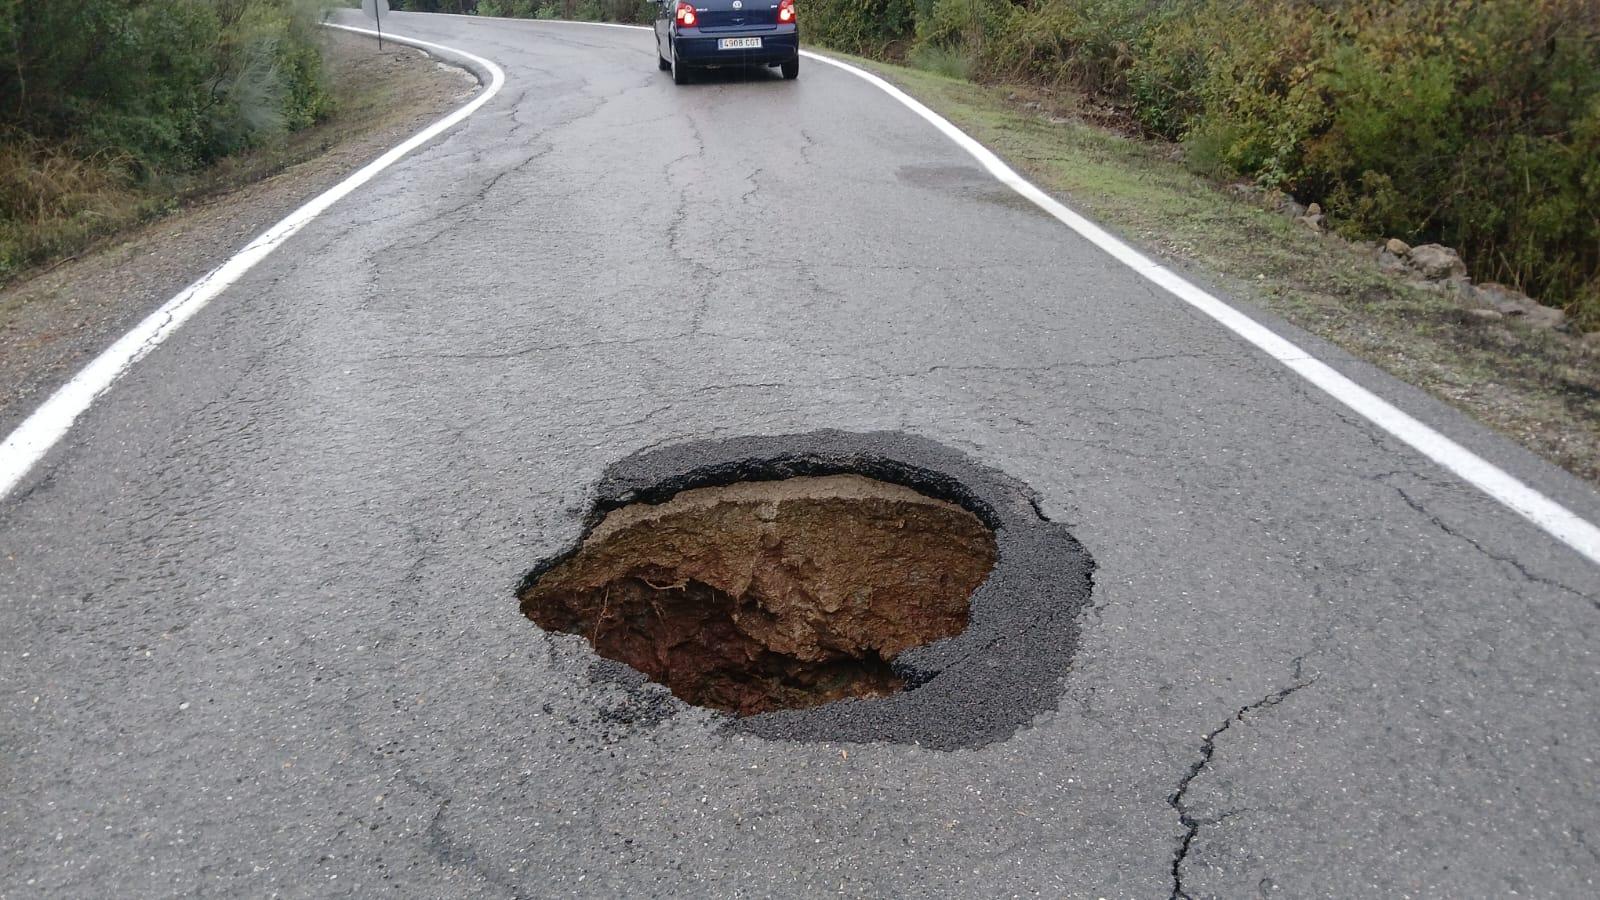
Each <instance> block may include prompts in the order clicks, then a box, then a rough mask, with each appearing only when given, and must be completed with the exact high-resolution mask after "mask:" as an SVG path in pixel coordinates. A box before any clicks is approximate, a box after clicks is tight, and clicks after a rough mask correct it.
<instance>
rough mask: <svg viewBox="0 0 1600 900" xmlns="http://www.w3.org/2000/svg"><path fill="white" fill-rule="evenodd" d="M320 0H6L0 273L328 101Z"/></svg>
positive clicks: (168, 202) (109, 225) (322, 110)
mask: <svg viewBox="0 0 1600 900" xmlns="http://www.w3.org/2000/svg"><path fill="white" fill-rule="evenodd" d="M323 9H324V6H323V4H322V3H320V2H318V0H47V2H28V0H7V2H6V3H5V5H4V7H3V8H0V282H4V281H6V280H9V279H11V278H12V277H14V276H15V275H16V274H17V273H18V272H20V271H22V270H24V269H26V268H28V267H29V266H32V265H35V264H38V263H40V262H44V261H48V260H51V259H54V258H60V257H63V256H68V255H71V254H73V253H75V252H77V251H78V250H79V249H81V248H83V247H84V246H86V245H88V244H89V243H90V242H92V241H93V240H94V239H96V238H98V237H101V236H103V235H106V234H110V233H112V232H115V231H117V230H119V229H122V228H126V227H127V226H129V225H132V224H135V223H138V222H140V221H144V220H147V219H150V218H152V217H154V216H156V215H159V214H161V213H162V212H165V211H166V210H168V209H170V208H172V207H173V206H174V205H175V204H176V203H178V202H179V200H180V198H181V197H182V196H183V195H184V194H185V193H186V191H188V190H189V189H190V188H191V187H192V182H193V179H194V178H195V177H196V175H197V174H198V173H202V172H205V171H207V170H208V169H211V168H213V167H215V166H217V165H218V164H219V163H220V162H222V161H225V160H228V159H230V158H232V157H235V156H237V155H238V154H241V153H244V152H246V151H253V150H259V149H263V148H271V147H273V146H278V145H282V144H283V143H284V142H285V141H286V140H287V137H288V136H289V135H290V134H292V133H294V132H296V131H299V130H301V129H304V128H307V127H308V126H311V125H313V124H315V123H317V122H319V121H322V120H323V119H325V118H326V117H327V116H328V115H329V114H330V113H331V112H332V110H333V105H334V103H333V94H332V93H331V91H330V86H329V83H328V78H327V77H326V74H325V71H324V65H323V57H322V50H321V47H322V44H321V40H320V36H319V35H318V31H319V29H318V27H317V23H318V22H319V21H320V19H321V17H322V14H323Z"/></svg>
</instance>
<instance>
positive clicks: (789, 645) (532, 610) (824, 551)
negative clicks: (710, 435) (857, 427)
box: [521, 475, 995, 715]
mask: <svg viewBox="0 0 1600 900" xmlns="http://www.w3.org/2000/svg"><path fill="white" fill-rule="evenodd" d="M994 564H995V539H994V534H993V533H992V532H991V531H990V530H989V529H988V528H987V527H986V526H985V525H984V524H983V523H982V522H980V521H979V520H978V518H977V517H976V516H974V515H973V514H972V513H970V512H968V511H967V510H965V509H963V508H961V507H960V506H957V505H956V504H953V503H948V502H945V501H943V500H936V499H934V498H931V497H927V496H924V495H923V494H920V493H917V492H916V491H914V490H911V489H910V488H905V487H901V486H899V485H894V484H889V483H887V482H881V481H874V480H872V479H868V478H862V477H859V476H855V475H832V476H826V477H800V478H790V479H786V480H783V481H768V482H750V483H742V484H735V485H729V486H726V487H711V488H698V489H695V490H689V491H684V492H682V493H680V494H678V495H677V496H675V497H673V498H672V499H670V500H668V501H667V502H665V503H661V504H658V505H649V504H636V505H633V506H627V507H623V508H621V509H618V510H615V511H613V512H611V513H610V514H609V515H607V516H606V517H605V519H604V520H603V521H601V523H600V524H599V525H598V526H596V528H595V529H594V531H593V532H591V533H590V535H589V536H588V538H587V539H585V541H584V542H583V545H582V546H581V547H579V549H578V551H577V552H576V553H575V554H574V555H573V556H571V557H570V558H569V559H567V560H565V561H563V562H561V563H559V564H557V565H555V566H554V567H553V568H551V569H550V570H549V571H547V572H545V573H544V574H543V575H541V576H539V577H538V578H537V580H535V581H533V582H532V583H530V584H529V585H528V586H526V587H525V588H524V589H523V591H522V595H521V599H522V609H523V612H524V613H526V614H527V615H528V617H529V618H531V619H533V621H534V622H536V623H538V625H539V626H540V627H541V628H544V629H546V630H547V631H559V632H565V633H569V634H578V635H582V636H583V637H584V638H586V639H588V640H589V642H590V643H591V644H593V645H594V647H595V650H596V652H598V653H599V654H600V655H601V656H604V657H607V658H609V659H614V660H618V661H620V662H624V663H627V664H628V665H630V666H632V667H633V668H635V669H638V670H639V671H640V672H643V673H644V674H645V675H647V676H649V677H650V678H651V679H653V680H655V681H658V682H661V683H662V684H665V685H666V686H667V687H669V688H670V689H671V690H672V692H673V693H674V694H676V695H677V696H678V697H680V698H682V699H684V700H686V701H688V702H690V703H693V704H696V705H699V706H708V707H712V708H714V709H720V710H724V711H727V712H732V713H736V714H739V715H750V714H753V713H760V712H766V711H769V710H774V709H784V708H803V707H811V706H817V705H820V704H824V703H828V702H831V701H833V700H839V699H842V698H845V697H871V696H880V695H883V694H889V693H893V692H895V691H897V690H899V689H901V688H902V687H903V685H902V683H901V680H900V678H899V677H898V676H897V675H896V674H895V672H894V671H893V669H892V668H891V666H890V663H891V661H893V660H894V658H895V657H896V656H897V655H899V654H900V653H901V652H903V651H905V650H908V649H910V648H912V647H916V646H920V645H922V644H927V643H930V642H932V641H936V640H940V639H942V638H947V637H953V636H955V635H957V634H960V633H961V631H962V630H963V629H965V628H966V626H967V611H968V598H969V597H970V596H971V594H972V592H973V591H974V590H976V589H977V587H978V586H979V585H980V584H982V583H983V580H984V579H985V578H986V577H987V576H988V574H989V571H990V570H991V569H992V568H993V567H994Z"/></svg>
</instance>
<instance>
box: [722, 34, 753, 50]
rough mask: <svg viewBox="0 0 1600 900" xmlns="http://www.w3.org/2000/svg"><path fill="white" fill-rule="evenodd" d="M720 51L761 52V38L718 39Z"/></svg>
mask: <svg viewBox="0 0 1600 900" xmlns="http://www.w3.org/2000/svg"><path fill="white" fill-rule="evenodd" d="M717 49H718V50H760V49H761V38H758V37H753V38H717Z"/></svg>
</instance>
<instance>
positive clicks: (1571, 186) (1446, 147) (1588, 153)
mask: <svg viewBox="0 0 1600 900" xmlns="http://www.w3.org/2000/svg"><path fill="white" fill-rule="evenodd" d="M1179 6H1180V7H1181V13H1180V14H1174V13H1172V12H1171V10H1170V8H1169V10H1168V12H1167V13H1166V14H1164V15H1162V16H1161V17H1160V18H1159V20H1156V19H1154V18H1152V26H1151V27H1150V28H1149V29H1148V30H1147V32H1146V36H1145V38H1144V42H1143V45H1142V46H1143V49H1142V51H1141V52H1140V53H1139V54H1138V56H1137V58H1136V59H1134V60H1133V61H1132V62H1131V63H1130V64H1129V66H1128V71H1129V76H1128V79H1127V84H1128V90H1127V91H1126V92H1125V93H1124V94H1123V95H1121V99H1123V100H1126V101H1128V102H1129V103H1130V105H1131V107H1132V109H1133V110H1134V112H1135V114H1136V115H1138V116H1139V117H1140V119H1141V121H1143V122H1144V124H1145V125H1146V127H1149V128H1150V129H1151V130H1152V131H1155V132H1158V133H1161V134H1165V135H1168V136H1171V137H1182V138H1184V139H1185V140H1186V141H1187V142H1188V145H1189V151H1190V152H1189V155H1190V158H1191V160H1194V161H1195V162H1196V163H1197V165H1199V166H1200V167H1201V168H1216V169H1220V170H1224V171H1232V172H1238V173H1242V174H1245V175H1249V176H1252V177H1254V178H1256V179H1257V180H1258V181H1260V182H1261V183H1263V184H1265V185H1269V186H1274V187H1282V188H1284V189H1285V190H1288V191H1289V192H1291V193H1293V194H1295V195H1296V196H1299V197H1301V198H1303V199H1307V200H1313V199H1314V200H1318V201H1320V202H1321V203H1322V205H1323V206H1324V207H1325V208H1326V209H1327V210H1328V213H1329V216H1330V219H1331V221H1332V222H1333V223H1334V224H1335V225H1336V227H1338V228H1339V229H1340V230H1341V231H1343V232H1345V233H1346V234H1348V235H1351V236H1355V237H1381V236H1386V235H1397V236H1401V237H1404V238H1407V239H1409V240H1413V241H1419V240H1437V241H1442V242H1443V243H1446V244H1449V245H1451V246H1454V247H1457V248H1459V249H1460V250H1461V252H1462V255H1463V256H1464V257H1465V258H1466V260H1467V263H1468V266H1469V267H1470V269H1471V271H1472V274H1473V276H1474V277H1476V278H1479V279H1482V280H1495V281H1502V282H1507V283H1510V284H1514V285H1517V286H1519V287H1521V288H1523V289H1524V290H1527V291H1529V292H1530V293H1532V294H1534V295H1535V296H1537V297H1540V298H1541V299H1542V300H1544V301H1545V302H1547V303H1553V304H1557V305H1565V306H1567V308H1568V309H1569V311H1570V312H1572V313H1573V314H1574V315H1576V316H1577V317H1578V318H1579V319H1580V320H1581V321H1583V322H1584V323H1585V324H1587V325H1589V326H1591V327H1592V326H1600V290H1597V288H1600V280H1597V273H1600V218H1597V217H1596V216H1595V215H1594V213H1593V210H1594V209H1595V208H1596V207H1595V202H1596V201H1597V200H1600V4H1595V3H1593V2H1592V0H1530V2H1519V3H1509V2H1508V3H1461V2H1456V0H1409V2H1398V0H1396V2H1387V0H1361V2H1346V3H1341V4H1310V3H1297V4H1285V3H1280V2H1274V0H1189V2H1185V3H1182V4H1179Z"/></svg>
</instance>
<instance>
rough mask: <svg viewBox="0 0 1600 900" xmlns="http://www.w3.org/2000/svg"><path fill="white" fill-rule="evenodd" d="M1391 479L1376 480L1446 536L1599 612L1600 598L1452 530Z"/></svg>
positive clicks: (1532, 580) (1380, 478)
mask: <svg viewBox="0 0 1600 900" xmlns="http://www.w3.org/2000/svg"><path fill="white" fill-rule="evenodd" d="M1390 477H1392V476H1391V474H1385V475H1379V476H1376V478H1375V479H1374V480H1375V481H1378V482H1380V483H1382V484H1386V485H1388V486H1389V487H1390V488H1391V489H1392V490H1393V491H1394V492H1395V493H1396V494H1399V495H1400V499H1401V500H1404V501H1405V504H1406V505H1407V506H1409V507H1411V508H1412V509H1413V510H1415V511H1417V512H1418V513H1421V514H1422V515H1424V516H1426V517H1427V518H1428V521H1429V522H1432V523H1433V525H1434V527H1435V528H1438V529H1439V530H1440V531H1442V532H1444V533H1445V534H1447V535H1449V536H1451V537H1453V538H1455V539H1457V540H1459V541H1462V542H1464V543H1466V544H1467V545H1468V546H1470V547H1471V548H1472V549H1473V550H1476V551H1477V552H1478V553H1479V554H1481V555H1482V556H1484V557H1487V558H1488V559H1492V560H1494V561H1495V562H1498V563H1503V564H1505V565H1508V566H1510V567H1511V568H1513V569H1515V570H1516V571H1517V574H1519V575H1521V576H1522V577H1523V578H1524V579H1526V580H1527V581H1531V582H1533V583H1534V584H1542V585H1545V586H1546V587H1553V588H1555V589H1556V590H1559V591H1562V592H1564V593H1568V594H1571V595H1572V596H1574V597H1577V598H1578V599H1580V600H1586V601H1588V602H1589V604H1590V605H1591V606H1593V607H1594V608H1595V609H1597V610H1600V598H1596V597H1590V596H1588V595H1587V594H1584V593H1583V592H1581V591H1579V590H1577V589H1576V588H1572V587H1568V586H1567V585H1565V584H1562V583H1561V582H1559V581H1556V580H1555V579H1553V578H1548V577H1546V576H1543V575H1539V574H1536V573H1534V572H1533V571H1531V570H1529V569H1528V567H1527V566H1526V565H1524V564H1523V562H1522V561H1521V560H1519V559H1517V558H1516V557H1513V556H1505V555H1503V554H1499V553H1495V552H1494V551H1492V550H1490V549H1489V548H1487V547H1485V546H1484V545H1483V544H1481V543H1479V542H1478V541H1477V540H1475V539H1474V538H1472V537H1469V536H1468V535H1466V534H1464V533H1462V532H1461V531H1458V530H1456V529H1455V528H1452V527H1451V526H1450V525H1448V524H1446V523H1445V521H1444V520H1443V519H1441V518H1439V517H1438V516H1437V515H1435V514H1434V513H1432V512H1430V511H1429V510H1428V508H1427V507H1426V506H1424V505H1423V504H1422V503H1421V502H1420V501H1418V500H1417V499H1416V498H1414V497H1412V496H1411V495H1410V494H1408V493H1406V491H1405V489H1404V488H1402V487H1400V486H1399V485H1396V484H1389V482H1388V481H1387V479H1388V478H1390Z"/></svg>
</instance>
